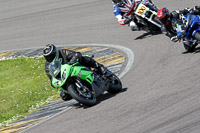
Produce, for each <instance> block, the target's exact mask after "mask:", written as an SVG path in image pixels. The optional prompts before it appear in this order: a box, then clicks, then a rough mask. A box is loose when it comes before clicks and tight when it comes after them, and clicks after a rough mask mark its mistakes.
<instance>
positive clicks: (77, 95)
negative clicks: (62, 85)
mask: <svg viewBox="0 0 200 133" xmlns="http://www.w3.org/2000/svg"><path fill="white" fill-rule="evenodd" d="M84 87H86V86H84ZM87 90H89V89H85V90H82V89H80V88H78V87H77V86H76V85H74V84H71V85H70V86H69V87H68V93H69V94H70V95H71V97H73V98H74V99H75V100H76V101H77V102H79V103H82V104H83V105H86V106H93V105H95V104H96V102H97V100H96V97H95V94H94V93H92V92H91V91H87Z"/></svg>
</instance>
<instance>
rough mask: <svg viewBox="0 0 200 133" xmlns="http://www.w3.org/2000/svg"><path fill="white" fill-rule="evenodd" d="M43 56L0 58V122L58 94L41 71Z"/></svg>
mask: <svg viewBox="0 0 200 133" xmlns="http://www.w3.org/2000/svg"><path fill="white" fill-rule="evenodd" d="M44 63H45V60H44V59H43V58H23V57H22V58H17V59H13V60H3V61H0V126H2V125H5V124H7V123H9V122H11V121H12V120H16V119H19V118H21V117H23V116H24V115H26V114H27V113H28V112H30V111H34V109H35V108H37V107H40V106H42V105H44V104H46V103H47V102H48V101H49V100H53V99H55V98H57V97H58V91H57V89H55V88H52V87H51V86H50V81H49V79H48V78H47V76H46V74H45V71H44Z"/></svg>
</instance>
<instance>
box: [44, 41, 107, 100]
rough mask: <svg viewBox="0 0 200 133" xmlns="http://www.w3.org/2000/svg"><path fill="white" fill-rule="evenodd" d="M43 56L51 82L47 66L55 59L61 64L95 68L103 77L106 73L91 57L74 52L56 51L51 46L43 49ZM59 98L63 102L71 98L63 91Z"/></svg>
mask: <svg viewBox="0 0 200 133" xmlns="http://www.w3.org/2000/svg"><path fill="white" fill-rule="evenodd" d="M43 56H44V58H45V60H46V63H45V72H46V74H47V76H48V78H49V79H50V80H52V77H51V75H50V74H49V68H48V66H49V63H51V62H52V61H53V60H54V59H56V58H57V59H58V58H61V59H62V64H70V65H71V64H73V63H75V62H79V63H80V64H81V65H83V66H86V67H92V68H96V69H97V70H98V72H99V74H102V75H104V74H105V73H106V72H107V68H105V67H104V66H103V65H102V64H100V63H98V62H96V61H95V60H94V59H92V58H91V57H88V56H82V54H81V53H80V52H75V51H72V50H67V49H58V48H56V46H55V45H53V44H48V45H46V47H45V48H44V49H43ZM52 87H53V86H52ZM60 96H61V98H62V99H63V100H65V101H66V100H70V99H71V96H70V95H69V94H68V93H66V92H64V91H63V90H60Z"/></svg>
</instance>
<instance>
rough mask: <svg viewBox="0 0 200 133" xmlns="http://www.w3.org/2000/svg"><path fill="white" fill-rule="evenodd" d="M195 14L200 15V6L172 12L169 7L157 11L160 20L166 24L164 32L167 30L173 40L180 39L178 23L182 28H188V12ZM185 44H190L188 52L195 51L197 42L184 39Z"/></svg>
mask: <svg viewBox="0 0 200 133" xmlns="http://www.w3.org/2000/svg"><path fill="white" fill-rule="evenodd" d="M188 13H190V14H194V15H200V6H195V7H194V8H185V9H184V10H179V11H177V10H176V11H172V12H171V13H170V12H169V10H168V9H167V8H161V9H160V10H158V12H157V17H158V19H159V20H160V22H161V23H162V24H163V25H164V27H163V29H162V30H163V32H166V35H167V36H168V37H170V39H171V41H173V42H177V41H178V40H179V39H178V37H177V33H176V25H177V24H178V25H179V27H181V28H182V30H184V29H186V22H187V21H186V20H185V17H183V16H185V15H186V14H188ZM183 44H184V46H188V47H187V48H186V51H187V52H193V50H194V48H195V46H196V45H197V44H194V43H193V42H191V41H189V40H186V39H183Z"/></svg>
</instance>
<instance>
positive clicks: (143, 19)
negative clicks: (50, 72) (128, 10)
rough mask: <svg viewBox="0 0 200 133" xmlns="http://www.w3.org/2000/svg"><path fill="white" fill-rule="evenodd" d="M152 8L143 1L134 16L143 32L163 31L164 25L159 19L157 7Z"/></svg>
mask: <svg viewBox="0 0 200 133" xmlns="http://www.w3.org/2000/svg"><path fill="white" fill-rule="evenodd" d="M152 8H153V9H151V8H150V7H148V6H147V4H146V1H142V2H141V3H140V4H138V5H137V7H136V10H135V12H134V13H133V16H134V18H135V19H136V22H137V23H138V25H139V26H140V27H141V28H142V29H143V30H145V31H148V32H156V31H161V28H162V24H161V23H160V21H159V20H158V18H157V7H155V6H154V5H153V6H152Z"/></svg>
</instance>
